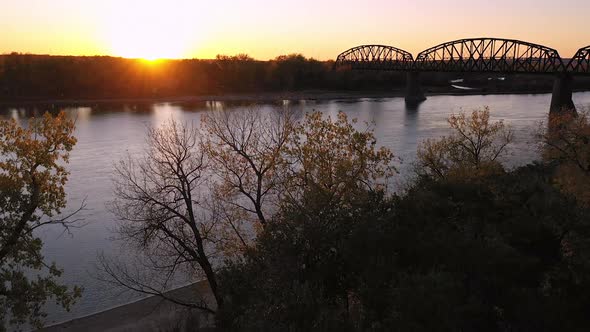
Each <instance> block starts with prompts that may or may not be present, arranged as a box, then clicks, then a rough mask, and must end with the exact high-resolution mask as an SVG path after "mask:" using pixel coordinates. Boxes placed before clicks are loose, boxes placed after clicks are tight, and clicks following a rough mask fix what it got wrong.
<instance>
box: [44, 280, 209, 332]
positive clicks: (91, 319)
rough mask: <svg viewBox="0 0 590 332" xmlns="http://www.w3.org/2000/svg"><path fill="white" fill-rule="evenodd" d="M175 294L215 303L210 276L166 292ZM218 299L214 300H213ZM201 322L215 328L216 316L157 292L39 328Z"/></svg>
mask: <svg viewBox="0 0 590 332" xmlns="http://www.w3.org/2000/svg"><path fill="white" fill-rule="evenodd" d="M166 295H169V296H171V297H174V298H179V299H183V300H187V299H189V298H188V297H187V296H191V297H192V296H197V297H198V296H199V295H201V296H202V298H203V299H204V300H205V301H206V302H207V303H209V304H211V303H212V298H211V294H210V291H209V285H208V283H207V281H206V280H202V281H198V282H195V283H193V284H190V285H187V286H183V287H179V288H176V289H173V290H170V291H168V292H166ZM213 302H214V301H213ZM187 321H190V323H191V324H195V323H196V324H197V325H198V328H199V330H200V329H212V328H213V327H214V317H212V316H211V315H210V314H208V313H205V312H197V311H192V312H188V311H187V308H186V307H183V306H180V305H176V304H174V303H172V302H168V301H166V300H163V299H162V298H160V297H157V296H148V297H145V298H143V299H139V300H137V301H133V302H130V303H126V304H122V305H119V306H116V307H113V308H110V309H106V310H103V311H99V312H96V313H93V314H89V315H86V316H82V317H78V318H74V319H71V320H67V321H63V322H60V323H55V324H53V325H49V326H45V327H43V328H42V329H40V330H35V331H38V332H77V331H85V332H99V331H111V332H118V331H121V332H122V331H129V332H132V331H138V332H139V331H148V330H160V331H167V330H173V328H174V327H176V326H177V325H182V324H186V323H187Z"/></svg>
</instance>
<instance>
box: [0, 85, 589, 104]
mask: <svg viewBox="0 0 590 332" xmlns="http://www.w3.org/2000/svg"><path fill="white" fill-rule="evenodd" d="M587 91H590V90H588V89H580V90H574V93H575V92H587ZM550 93H551V91H545V90H530V91H493V92H486V91H463V90H462V91H429V92H425V93H424V95H425V96H426V97H433V96H488V95H538V94H550ZM404 96H405V92H404V91H402V90H392V91H378V92H369V91H300V92H276V93H270V92H264V93H244V94H235V93H234V94H223V95H200V96H180V97H155V98H88V99H86V98H73V99H23V100H0V106H7V107H9V106H23V105H29V106H34V105H48V104H51V105H54V106H66V105H67V106H84V105H92V104H118V103H185V102H187V103H190V102H207V101H221V102H277V101H283V100H291V101H294V100H320V101H321V100H335V99H344V100H352V99H364V98H375V99H380V98H403V97H404Z"/></svg>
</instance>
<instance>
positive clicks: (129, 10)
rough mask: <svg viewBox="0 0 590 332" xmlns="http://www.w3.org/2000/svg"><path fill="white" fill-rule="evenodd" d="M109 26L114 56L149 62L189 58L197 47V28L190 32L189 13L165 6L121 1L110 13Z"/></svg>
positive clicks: (178, 8) (180, 8) (177, 7)
mask: <svg viewBox="0 0 590 332" xmlns="http://www.w3.org/2000/svg"><path fill="white" fill-rule="evenodd" d="M110 12H111V15H109V19H108V22H107V30H108V36H107V37H106V38H107V41H108V43H109V44H110V48H111V53H112V54H113V55H116V56H122V57H126V58H141V59H146V60H157V59H177V58H183V57H187V56H188V55H189V54H188V53H189V51H190V49H191V48H192V47H194V45H193V44H194V43H195V34H196V31H194V27H193V28H192V29H189V26H188V22H190V21H189V19H190V18H189V17H185V15H187V12H190V11H188V10H183V8H182V6H176V7H174V8H173V9H170V7H169V6H168V7H167V6H165V2H159V3H153V2H152V3H150V2H145V3H139V2H128V3H126V2H123V1H121V2H120V3H118V4H117V5H116V7H115V8H111V9H110Z"/></svg>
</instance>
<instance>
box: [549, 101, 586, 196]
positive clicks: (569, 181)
mask: <svg viewBox="0 0 590 332" xmlns="http://www.w3.org/2000/svg"><path fill="white" fill-rule="evenodd" d="M538 137H539V138H540V139H541V141H542V142H543V145H544V146H543V157H544V159H545V160H546V161H549V162H557V163H558V164H559V165H560V166H559V167H558V170H557V174H556V183H557V185H558V186H559V187H560V188H561V189H562V190H563V191H564V192H566V193H568V194H570V195H573V196H574V197H576V198H577V199H578V201H580V202H581V203H583V204H586V205H588V206H590V192H589V191H588V188H589V186H590V121H589V119H588V112H580V113H579V114H576V113H574V112H563V113H561V114H555V115H551V116H550V118H549V123H548V126H547V128H546V129H545V128H544V129H541V130H540V131H539V134H538Z"/></svg>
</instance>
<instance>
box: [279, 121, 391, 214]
mask: <svg viewBox="0 0 590 332" xmlns="http://www.w3.org/2000/svg"><path fill="white" fill-rule="evenodd" d="M355 123H356V119H353V120H352V121H349V120H348V117H347V116H346V114H344V113H343V112H339V113H338V115H337V117H336V119H332V118H331V117H329V116H328V117H325V118H324V117H323V116H322V114H321V113H320V112H312V113H308V114H306V115H305V119H304V121H303V122H302V123H300V124H299V125H298V126H297V127H296V130H295V132H294V135H292V137H291V139H290V142H289V145H288V147H289V148H288V150H287V157H288V158H289V165H290V166H291V167H290V172H289V174H288V175H287V178H288V179H287V183H286V187H287V188H286V189H285V195H286V196H287V197H286V199H287V200H288V201H290V202H291V203H293V202H298V201H301V200H302V199H311V200H314V201H316V204H322V205H326V204H328V205H330V204H350V203H351V202H352V201H353V200H355V199H357V198H358V197H359V195H364V194H365V193H366V192H367V191H375V190H381V189H384V188H385V186H386V185H387V181H388V180H389V179H390V177H391V176H392V175H393V174H394V173H395V168H394V167H393V165H392V164H391V163H392V159H393V154H392V153H391V151H390V150H389V149H387V148H385V147H381V148H377V141H376V140H375V136H374V135H373V131H372V130H371V128H370V127H369V126H368V125H367V129H366V130H365V131H358V130H356V129H355V128H354V126H353V124H355ZM312 194H313V195H312Z"/></svg>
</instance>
